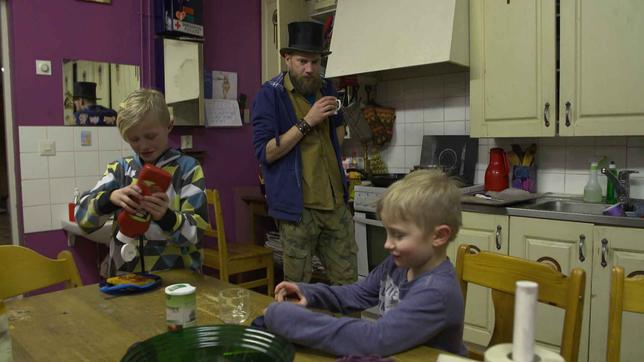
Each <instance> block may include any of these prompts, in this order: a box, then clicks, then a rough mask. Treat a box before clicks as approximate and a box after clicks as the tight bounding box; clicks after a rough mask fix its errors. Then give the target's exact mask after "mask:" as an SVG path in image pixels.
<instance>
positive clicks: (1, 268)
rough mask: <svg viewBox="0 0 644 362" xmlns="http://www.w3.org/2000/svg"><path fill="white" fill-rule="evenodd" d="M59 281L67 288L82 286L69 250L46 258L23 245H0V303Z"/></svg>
mask: <svg viewBox="0 0 644 362" xmlns="http://www.w3.org/2000/svg"><path fill="white" fill-rule="evenodd" d="M62 282H65V287H66V288H75V287H78V286H82V285H83V282H81V279H80V275H79V274H78V269H77V268H76V263H74V258H73V257H72V254H71V253H70V252H69V251H67V250H64V251H61V252H60V253H59V254H58V259H49V258H47V257H45V256H42V255H40V254H38V253H37V252H35V251H33V250H31V249H29V248H25V247H22V246H15V245H2V246H0V302H1V301H2V300H4V299H7V298H10V297H15V296H16V295H20V294H24V293H27V292H30V291H32V290H38V289H41V288H45V287H48V286H50V285H54V284H58V283H62Z"/></svg>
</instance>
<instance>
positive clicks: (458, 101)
mask: <svg viewBox="0 0 644 362" xmlns="http://www.w3.org/2000/svg"><path fill="white" fill-rule="evenodd" d="M464 120H465V97H450V98H445V122H449V121H464Z"/></svg>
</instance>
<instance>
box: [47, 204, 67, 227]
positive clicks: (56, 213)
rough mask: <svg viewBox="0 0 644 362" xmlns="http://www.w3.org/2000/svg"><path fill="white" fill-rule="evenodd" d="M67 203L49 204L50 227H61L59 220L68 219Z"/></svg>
mask: <svg viewBox="0 0 644 362" xmlns="http://www.w3.org/2000/svg"><path fill="white" fill-rule="evenodd" d="M67 205H68V204H66V203H65V204H54V205H51V228H52V230H56V229H61V220H69V209H68V206H67Z"/></svg>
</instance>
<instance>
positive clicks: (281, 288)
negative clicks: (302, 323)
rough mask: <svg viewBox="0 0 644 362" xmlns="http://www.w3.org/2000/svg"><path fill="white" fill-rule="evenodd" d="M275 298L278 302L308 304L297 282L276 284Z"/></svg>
mask: <svg viewBox="0 0 644 362" xmlns="http://www.w3.org/2000/svg"><path fill="white" fill-rule="evenodd" d="M275 300H276V301H278V302H291V303H295V304H299V305H301V306H304V307H306V305H307V304H308V302H307V300H306V298H305V297H304V294H302V292H301V291H300V288H299V287H298V286H297V284H295V283H291V282H281V283H279V284H277V286H276V287H275Z"/></svg>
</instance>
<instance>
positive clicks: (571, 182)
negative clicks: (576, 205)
mask: <svg viewBox="0 0 644 362" xmlns="http://www.w3.org/2000/svg"><path fill="white" fill-rule="evenodd" d="M537 178H538V176H537ZM565 182H566V186H565V188H564V192H565V193H567V194H576V195H583V193H584V186H586V183H587V182H588V175H587V174H586V175H577V174H569V173H567V174H566V181H565Z"/></svg>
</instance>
